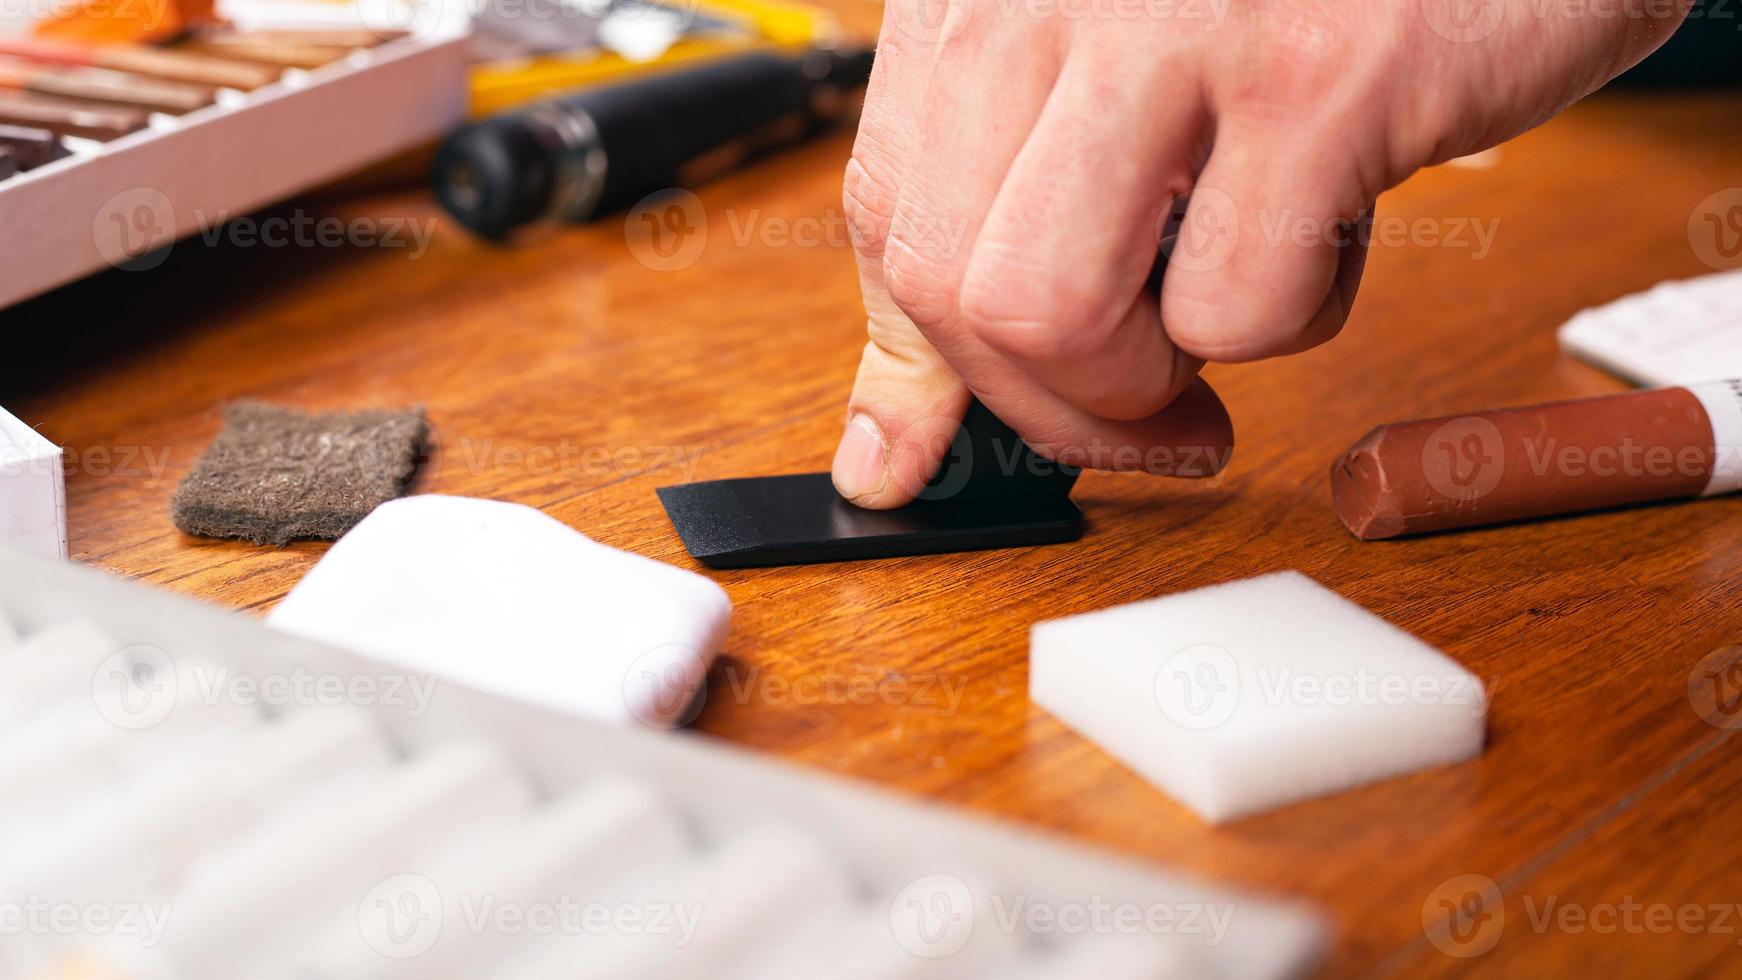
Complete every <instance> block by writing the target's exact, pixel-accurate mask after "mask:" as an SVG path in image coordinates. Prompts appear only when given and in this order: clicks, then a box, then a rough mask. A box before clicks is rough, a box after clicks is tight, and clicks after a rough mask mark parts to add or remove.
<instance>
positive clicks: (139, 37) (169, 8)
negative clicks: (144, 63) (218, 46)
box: [35, 0, 215, 43]
mask: <svg viewBox="0 0 1742 980" xmlns="http://www.w3.org/2000/svg"><path fill="white" fill-rule="evenodd" d="M212 4H213V0H82V2H80V3H78V4H75V5H73V6H72V7H70V8H67V9H65V10H61V11H58V12H56V13H54V14H51V15H50V16H48V17H45V18H43V19H42V20H39V21H37V22H36V26H35V33H36V36H38V37H47V38H56V39H59V40H64V41H89V42H94V43H120V42H133V43H145V42H149V41H160V40H163V39H165V38H170V37H174V36H176V35H177V34H180V33H182V32H184V31H186V30H187V29H188V28H189V27H192V26H193V25H195V24H203V23H208V22H210V21H212V20H214V19H215V17H214V15H213V13H212Z"/></svg>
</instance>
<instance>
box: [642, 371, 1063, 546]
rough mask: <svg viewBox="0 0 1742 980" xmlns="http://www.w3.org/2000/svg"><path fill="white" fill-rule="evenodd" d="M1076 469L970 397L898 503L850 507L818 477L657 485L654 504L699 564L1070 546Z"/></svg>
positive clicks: (825, 477)
mask: <svg viewBox="0 0 1742 980" xmlns="http://www.w3.org/2000/svg"><path fill="white" fill-rule="evenodd" d="M1078 472H1079V471H1078V470H1076V469H1075V468H1073V467H1069V466H1061V465H1059V464H1057V463H1054V462H1052V461H1050V460H1047V459H1045V458H1043V457H1041V456H1038V455H1036V454H1035V452H1034V451H1033V450H1032V449H1030V448H1029V447H1028V446H1027V444H1025V443H1023V442H1022V440H1021V439H1020V438H1019V437H1018V436H1017V435H1016V433H1015V432H1014V431H1012V430H1011V429H1010V427H1009V426H1007V425H1005V424H1004V423H1003V422H1001V421H999V420H998V418H997V416H994V415H993V414H992V413H991V412H990V411H988V410H987V409H986V408H985V406H983V405H981V404H980V403H979V402H978V401H974V402H972V403H970V405H969V407H968V413H967V417H966V418H965V419H964V420H963V422H962V428H961V430H960V431H959V432H958V433H957V436H956V440H955V443H954V444H953V445H952V446H951V450H950V455H949V457H948V458H947V459H946V460H945V462H944V465H943V466H942V467H940V468H939V471H938V474H937V476H935V477H933V478H932V480H931V482H930V483H929V484H927V486H926V489H925V491H924V492H922V493H921V495H920V499H918V500H915V501H914V502H913V503H911V504H908V505H907V506H905V507H898V508H896V509H894V510H865V509H864V508H861V507H856V506H854V505H853V504H851V503H848V502H847V501H846V500H843V499H842V498H841V495H840V494H838V493H836V492H835V487H834V483H833V482H832V481H831V480H830V478H829V474H827V473H801V474H797V475H791V476H765V477H750V478H746V479H738V480H709V481H706V482H702V483H686V484H681V485H678V486H670V487H660V488H659V500H660V503H662V504H664V505H665V513H666V515H667V516H668V517H670V518H671V523H672V526H673V527H675V528H676V529H677V533H678V536H679V537H680V538H682V539H683V543H684V547H685V548H686V549H687V550H688V551H689V553H690V554H691V555H693V556H695V558H696V559H697V560H698V561H700V562H701V563H702V564H704V565H708V566H710V567H712V568H753V567H758V566H765V565H801V564H807V563H811V562H832V561H857V560H860V559H868V558H896V557H900V556H902V555H924V554H935V553H938V552H949V551H975V550H981V549H986V548H1014V547H1021V546H1025V545H1037V544H1055V543H1058V542H1062V541H1075V540H1076V539H1077V538H1079V537H1082V534H1083V512H1082V511H1080V510H1078V509H1077V505H1076V504H1073V503H1071V500H1070V491H1071V486H1072V485H1073V484H1075V483H1076V480H1077V475H1078Z"/></svg>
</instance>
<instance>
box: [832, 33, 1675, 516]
mask: <svg viewBox="0 0 1742 980" xmlns="http://www.w3.org/2000/svg"><path fill="white" fill-rule="evenodd" d="M1686 9H1687V8H1686V6H1685V4H1680V3H1677V4H1673V5H1672V4H1670V3H1664V2H1656V0H1633V2H1631V3H1622V4H1618V5H1603V4H1542V3H1540V2H1535V0H1399V2H1388V3H1348V2H1341V3H1338V2H1330V0H1257V2H1250V3H1236V2H1234V0H888V3H887V5H886V7H885V10H884V21H883V27H882V32H881V34H880V37H879V42H878V51H877V61H876V66H875V69H874V71H873V74H872V79H871V84H870V86H869V88H868V90H867V92H866V99H865V111H864V114H863V116H862V119H861V122H860V127H859V134H858V139H857V141H856V142H855V144H854V148H853V157H852V160H851V161H850V162H849V163H848V165H847V171H846V175H845V180H844V188H843V197H844V206H845V210H846V216H847V222H848V228H849V230H850V232H851V236H852V241H853V248H854V254H855V259H856V261H857V263H858V269H859V280H860V286H861V290H862V292H863V295H864V300H865V312H866V316H867V329H868V343H867V344H866V346H865V349H864V352H863V354H862V358H861V362H860V367H859V373H858V376H857V379H856V381H855V383H854V387H853V392H852V395H851V397H850V399H849V401H848V409H847V420H846V421H847V424H846V427H845V429H844V431H843V434H842V438H841V443H840V446H839V449H838V450H837V452H836V455H835V461H834V478H835V485H836V488H837V489H838V490H839V491H840V492H841V494H842V495H843V496H845V497H846V498H848V499H849V500H852V501H853V502H855V503H857V504H859V505H861V506H864V507H873V508H886V507H896V506H900V505H902V504H905V503H907V502H908V501H910V500H912V499H913V497H914V495H915V494H917V493H918V492H919V490H920V489H921V488H922V487H923V486H924V485H925V482H926V480H927V479H929V478H930V477H931V475H932V474H933V473H934V472H935V471H936V469H937V467H938V465H939V463H940V462H941V460H942V458H943V456H944V454H945V453H946V452H947V449H948V446H949V442H950V437H951V435H952V434H953V433H954V432H955V429H956V427H957V425H958V424H959V422H960V420H961V418H962V414H963V412H964V411H965V410H966V408H967V405H968V401H969V398H970V397H971V396H976V397H978V398H980V399H981V400H982V401H984V402H985V403H986V405H987V407H988V408H990V409H991V410H992V411H993V412H994V413H995V414H997V415H998V416H999V417H1000V418H1002V419H1003V420H1004V421H1005V422H1007V423H1009V424H1010V425H1011V426H1012V427H1013V428H1015V429H1016V431H1017V432H1018V433H1020V434H1021V435H1022V437H1023V438H1024V439H1025V440H1026V441H1028V442H1029V444H1030V445H1032V446H1034V447H1035V449H1036V450H1037V451H1039V452H1041V453H1042V454H1043V455H1046V456H1049V457H1052V458H1056V459H1059V460H1062V461H1065V462H1070V463H1074V464H1077V465H1083V466H1089V467H1097V468H1103V469H1126V470H1130V469H1135V470H1145V471H1148V472H1152V473H1157V474H1160V475H1169V476H1184V477H1202V476H1209V475H1212V474H1214V473H1215V472H1217V471H1218V470H1219V469H1220V468H1221V467H1222V466H1223V465H1225V464H1226V462H1227V460H1228V459H1229V457H1230V455H1231V452H1232V447H1233V428H1232V424H1231V423H1230V421H1229V419H1228V416H1227V412H1226V411H1225V410H1224V409H1223V407H1222V404H1221V402H1220V401H1219V400H1218V399H1217V398H1216V395H1215V393H1214V392H1213V391H1211V390H1210V389H1209V388H1208V386H1206V385H1205V384H1204V383H1203V382H1202V381H1200V380H1198V379H1197V374H1198V371H1199V370H1200V369H1201V368H1202V366H1203V365H1204V363H1205V362H1207V361H1221V362H1238V361H1250V360H1256V359H1260V358H1266V357H1275V356H1279V355H1284V354H1291V353H1295V352H1298V351H1302V350H1306V349H1308V348H1311V347H1315V346H1317V345H1319V344H1322V343H1324V342H1325V341H1327V340H1329V339H1331V338H1332V337H1334V336H1336V334H1337V332H1338V331H1339V330H1341V329H1342V326H1343V323H1344V322H1345V321H1346V320H1347V318H1348V315H1349V311H1350V309H1351V308H1352V306H1353V304H1354V300H1355V293H1356V290H1357V288H1358V286H1359V285H1360V280H1361V271H1362V267H1363V264H1364V262H1365V258H1366V236H1364V235H1362V234H1360V230H1361V229H1362V228H1363V227H1365V225H1366V223H1368V222H1370V221H1371V220H1372V216H1373V208H1374V201H1375V200H1376V199H1377V197H1378V195H1379V193H1380V192H1381V191H1383V190H1385V189H1386V188H1388V187H1391V186H1393V185H1395V184H1397V183H1398V182H1400V181H1402V180H1403V179H1404V178H1406V177H1408V176H1409V175H1410V174H1411V173H1413V172H1414V171H1415V170H1417V169H1419V168H1421V167H1424V166H1428V165H1431V164H1435V163H1439V162H1442V161H1444V160H1448V159H1450V158H1452V157H1455V156H1460V155H1463V154H1467V153H1473V152H1476V151H1478V150H1481V149H1484V148H1486V147H1489V146H1492V145H1494V144H1496V143H1499V142H1501V141H1502V140H1505V139H1507V138H1510V137H1511V136H1514V135H1516V134H1518V133H1520V132H1523V131H1525V130H1527V129H1529V128H1531V127H1532V126H1535V125H1538V124H1539V123H1541V122H1543V121H1544V120H1546V119H1548V118H1550V117H1551V116H1553V115H1554V114H1555V113H1557V112H1559V111H1560V110H1561V109H1563V108H1565V107H1566V106H1567V105H1569V104H1571V103H1572V102H1574V101H1576V100H1577V99H1579V98H1581V97H1583V96H1584V95H1586V94H1588V93H1589V92H1591V91H1593V90H1595V89H1596V88H1597V87H1599V86H1601V85H1602V84H1603V83H1604V82H1606V81H1608V80H1609V79H1610V78H1612V77H1614V76H1615V75H1617V74H1619V73H1620V72H1621V71H1623V70H1625V69H1626V68H1627V67H1629V66H1631V65H1632V64H1634V63H1635V62H1637V61H1638V60H1639V59H1640V58H1643V57H1644V56H1645V55H1646V54H1648V53H1650V52H1651V51H1652V50H1653V49H1655V48H1656V47H1657V46H1658V45H1659V44H1661V43H1662V42H1663V40H1664V39H1666V38H1667V37H1668V36H1669V35H1670V34H1671V33H1673V32H1674V30H1675V28H1676V27H1677V26H1678V25H1679V24H1680V22H1681V19H1682V18H1683V17H1684V16H1685V14H1686ZM1181 206H1183V209H1184V210H1183V218H1182V220H1181V221H1180V222H1179V226H1178V235H1177V239H1176V240H1174V241H1172V242H1171V244H1170V247H1169V250H1168V252H1167V267H1166V275H1165V278H1164V279H1163V281H1162V284H1161V289H1160V293H1159V295H1157V294H1156V292H1155V290H1154V289H1153V288H1152V287H1151V285H1150V282H1151V280H1150V271H1151V267H1152V265H1153V264H1154V263H1155V261H1156V254H1157V249H1158V246H1159V245H1160V242H1161V235H1162V230H1163V228H1164V226H1165V225H1166V224H1167V218H1168V215H1169V214H1170V213H1171V212H1173V211H1174V210H1175V209H1176V208H1178V207H1181ZM1277 229H1285V230H1286V231H1285V232H1283V233H1278V231H1277ZM1186 460H1190V461H1192V462H1184V461H1186Z"/></svg>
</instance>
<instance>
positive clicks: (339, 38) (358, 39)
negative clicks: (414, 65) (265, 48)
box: [201, 27, 411, 48]
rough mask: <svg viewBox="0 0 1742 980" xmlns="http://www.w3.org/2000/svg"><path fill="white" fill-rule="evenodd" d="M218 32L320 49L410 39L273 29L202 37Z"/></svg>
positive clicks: (396, 34)
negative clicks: (313, 46) (312, 46)
mask: <svg viewBox="0 0 1742 980" xmlns="http://www.w3.org/2000/svg"><path fill="white" fill-rule="evenodd" d="M219 33H221V34H222V35H223V36H226V37H237V38H248V39H250V40H257V41H266V42H275V43H280V44H312V45H315V46H317V47H323V48H373V47H375V46H377V45H380V44H385V43H387V42H388V41H397V40H399V39H400V38H403V37H409V36H410V33H411V32H410V31H390V30H379V31H377V30H372V29H369V28H364V27H354V28H345V27H309V28H294V27H273V28H266V29H263V30H258V31H236V30H226V31H222V32H218V31H207V32H205V33H204V34H202V35H201V36H202V37H206V36H210V35H214V34H219Z"/></svg>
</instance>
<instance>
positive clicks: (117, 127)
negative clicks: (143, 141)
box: [0, 91, 151, 140]
mask: <svg viewBox="0 0 1742 980" xmlns="http://www.w3.org/2000/svg"><path fill="white" fill-rule="evenodd" d="M150 121H151V120H150V118H149V113H145V112H141V111H139V110H137V109H118V108H115V107H113V106H101V105H92V104H89V103H83V102H69V101H67V100H65V99H55V98H49V97H46V96H32V95H29V94H21V93H17V92H6V91H0V123H4V124H7V125H12V126H32V127H36V128H38V129H46V130H48V131H49V132H51V133H55V134H56V135H59V136H83V137H84V138H86V139H94V140H112V139H116V138H118V137H121V136H126V135H127V134H128V133H133V132H138V131H139V130H141V129H144V128H145V127H146V125H147V124H148V123H149V122H150Z"/></svg>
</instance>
